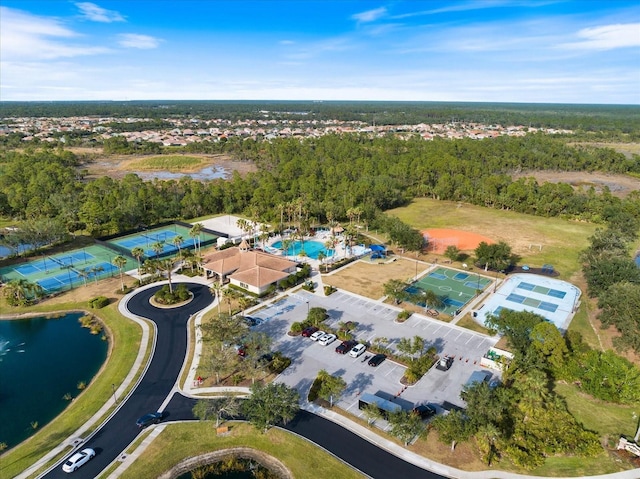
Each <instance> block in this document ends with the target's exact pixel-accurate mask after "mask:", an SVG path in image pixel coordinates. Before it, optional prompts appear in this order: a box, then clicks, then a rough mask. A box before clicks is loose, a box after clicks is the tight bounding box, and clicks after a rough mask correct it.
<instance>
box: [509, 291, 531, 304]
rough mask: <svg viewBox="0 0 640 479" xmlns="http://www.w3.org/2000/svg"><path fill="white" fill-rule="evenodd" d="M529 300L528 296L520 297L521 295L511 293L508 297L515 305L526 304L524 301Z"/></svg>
mask: <svg viewBox="0 0 640 479" xmlns="http://www.w3.org/2000/svg"><path fill="white" fill-rule="evenodd" d="M525 299H527V297H526V296H520V295H519V294H515V293H511V294H510V295H509V296H507V301H513V302H514V303H524V300H525Z"/></svg>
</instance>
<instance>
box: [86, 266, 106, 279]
mask: <svg viewBox="0 0 640 479" xmlns="http://www.w3.org/2000/svg"><path fill="white" fill-rule="evenodd" d="M103 271H104V268H103V267H102V266H94V267H92V268H91V269H90V270H89V272H90V273H91V274H92V275H93V280H94V281H95V282H96V283H97V282H98V273H102V272H103Z"/></svg>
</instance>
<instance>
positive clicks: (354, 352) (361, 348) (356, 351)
mask: <svg viewBox="0 0 640 479" xmlns="http://www.w3.org/2000/svg"><path fill="white" fill-rule="evenodd" d="M366 350H367V346H365V345H364V344H362V343H358V344H356V345H355V346H354V347H353V348H351V351H349V356H351V357H352V358H357V357H358V356H360V355H361V354H362V353H364V352H365V351H366Z"/></svg>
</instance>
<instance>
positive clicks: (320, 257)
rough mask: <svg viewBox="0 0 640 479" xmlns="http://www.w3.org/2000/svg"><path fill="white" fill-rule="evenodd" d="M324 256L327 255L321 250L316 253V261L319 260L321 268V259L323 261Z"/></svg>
mask: <svg viewBox="0 0 640 479" xmlns="http://www.w3.org/2000/svg"><path fill="white" fill-rule="evenodd" d="M326 257H327V255H326V254H324V253H323V252H322V251H320V252H319V253H318V261H320V268H322V265H323V261H324V259H325V258H326ZM325 273H326V268H325Z"/></svg>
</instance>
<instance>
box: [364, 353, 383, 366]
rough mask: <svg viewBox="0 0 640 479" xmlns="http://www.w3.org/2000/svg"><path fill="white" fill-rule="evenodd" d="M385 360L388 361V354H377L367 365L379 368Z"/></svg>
mask: <svg viewBox="0 0 640 479" xmlns="http://www.w3.org/2000/svg"><path fill="white" fill-rule="evenodd" d="M385 359H387V355H386V354H376V355H375V356H374V357H372V358H371V359H369V362H368V363H367V364H368V365H369V366H373V367H374V368H375V367H376V366H379V365H380V364H381V363H382V361H384V360H385Z"/></svg>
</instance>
